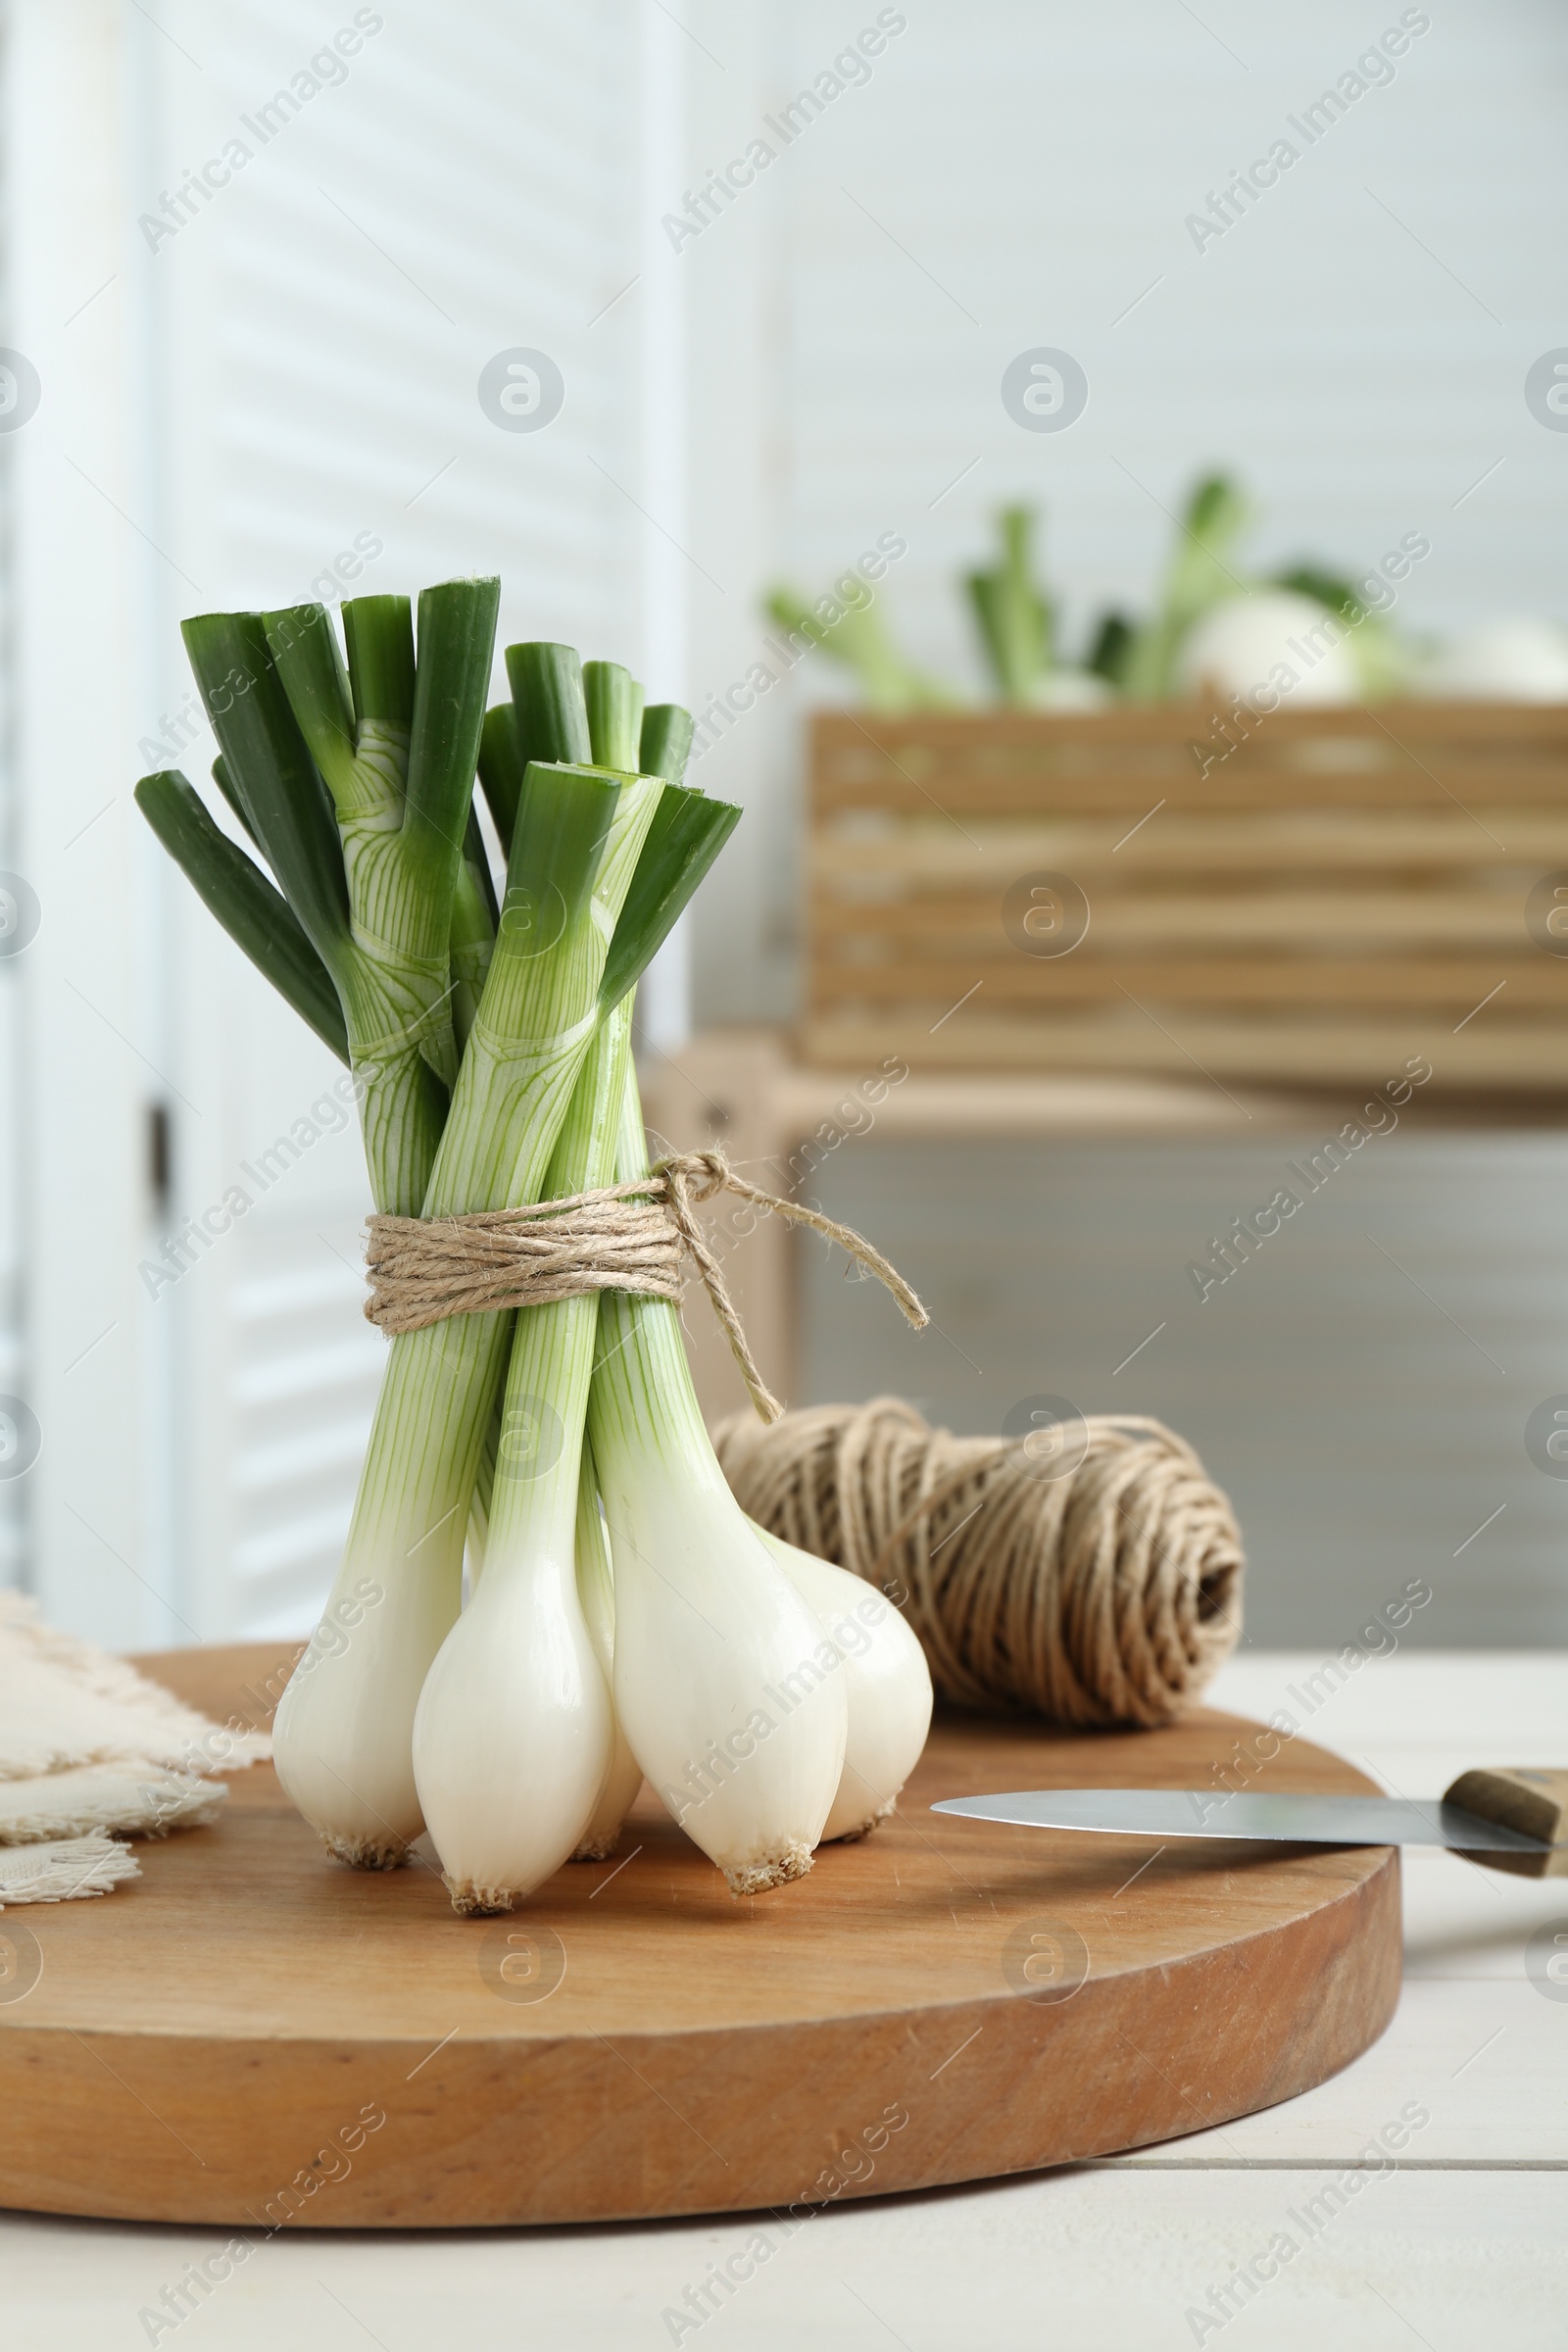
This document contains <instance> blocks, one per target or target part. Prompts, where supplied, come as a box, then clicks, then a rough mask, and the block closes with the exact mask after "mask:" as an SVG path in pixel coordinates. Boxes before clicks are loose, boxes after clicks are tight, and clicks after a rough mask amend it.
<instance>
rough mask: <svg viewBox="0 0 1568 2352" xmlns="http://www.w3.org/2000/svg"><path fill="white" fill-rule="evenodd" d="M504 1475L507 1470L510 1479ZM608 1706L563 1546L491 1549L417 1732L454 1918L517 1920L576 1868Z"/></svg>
mask: <svg viewBox="0 0 1568 2352" xmlns="http://www.w3.org/2000/svg"><path fill="white" fill-rule="evenodd" d="M503 1467H504V1465H503ZM612 1732H613V1721H612V1715H611V1706H610V1692H609V1691H608V1690H607V1688H606V1684H605V1677H604V1675H603V1673H602V1672H601V1670H600V1665H599V1661H598V1659H597V1658H596V1657H595V1655H594V1647H593V1643H592V1642H591V1641H590V1639H589V1635H588V1628H587V1626H586V1624H585V1623H584V1622H583V1613H582V1607H581V1604H580V1602H579V1600H578V1597H577V1575H576V1563H575V1560H574V1558H573V1556H572V1545H571V1540H570V1522H569V1521H567V1522H566V1536H565V1541H564V1542H560V1541H555V1542H553V1541H550V1540H548V1538H545V1537H543V1536H542V1535H540V1534H538V1533H537V1532H536V1534H535V1540H534V1541H533V1542H532V1543H530V1544H527V1545H526V1547H524V1548H519V1549H517V1550H515V1551H511V1552H510V1553H509V1552H507V1551H502V1550H500V1549H498V1547H497V1545H496V1544H494V1543H493V1542H492V1544H491V1546H490V1550H489V1556H488V1557H487V1559H486V1561H485V1569H484V1574H483V1576H482V1577H481V1578H480V1580H479V1584H478V1587H477V1590H476V1591H475V1593H474V1595H473V1598H472V1599H471V1600H470V1601H469V1603H468V1606H467V1607H466V1609H465V1610H464V1612H463V1615H462V1616H461V1617H460V1618H459V1619H458V1622H457V1624H456V1625H455V1626H454V1627H453V1628H452V1631H451V1633H450V1634H449V1635H448V1636H447V1638H446V1640H445V1642H443V1643H442V1645H441V1648H440V1651H439V1653H438V1655H437V1657H436V1660H435V1663H434V1665H433V1666H432V1667H431V1669H430V1672H429V1675H428V1677H427V1679H426V1682H425V1686H424V1690H423V1691H422V1692H421V1694H420V1697H419V1704H418V1710H417V1713H416V1715H415V1718H414V1774H415V1779H416V1781H417V1786H418V1791H419V1802H420V1804H421V1806H422V1807H423V1811H424V1819H425V1825H426V1827H427V1828H428V1830H429V1833H430V1837H431V1839H432V1841H433V1843H434V1845H435V1849H436V1852H437V1854H438V1855H439V1856H440V1860H441V1868H442V1875H443V1877H444V1878H445V1880H446V1883H447V1887H448V1890H449V1892H450V1893H451V1896H452V1901H453V1905H454V1908H455V1909H457V1910H459V1911H510V1910H511V1908H512V1906H513V1904H514V1903H515V1902H517V1901H519V1900H520V1899H521V1898H522V1897H523V1896H524V1895H526V1894H530V1893H531V1892H532V1891H533V1889H534V1887H537V1886H539V1885H540V1884H541V1883H542V1882H543V1881H544V1880H545V1879H548V1878H550V1877H551V1876H552V1874H553V1873H554V1872H556V1871H557V1870H559V1869H560V1868H561V1865H562V1864H563V1863H564V1862H566V1861H569V1860H570V1858H571V1855H572V1854H573V1852H574V1851H575V1849H576V1847H577V1845H578V1843H579V1841H580V1840H581V1838H582V1836H583V1832H584V1830H585V1829H586V1827H587V1824H588V1820H589V1817H590V1815H591V1814H592V1812H593V1810H594V1806H595V1803H596V1801H597V1798H598V1795H599V1791H600V1789H602V1788H603V1786H604V1782H605V1775H606V1771H607V1769H608V1767H609V1763H610V1756H611V1742H612Z"/></svg>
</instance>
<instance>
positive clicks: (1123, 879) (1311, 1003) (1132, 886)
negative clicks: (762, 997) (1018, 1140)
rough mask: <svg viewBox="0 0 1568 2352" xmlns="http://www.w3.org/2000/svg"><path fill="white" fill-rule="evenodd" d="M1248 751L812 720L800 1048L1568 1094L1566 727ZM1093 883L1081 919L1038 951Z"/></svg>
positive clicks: (1386, 736) (1479, 708) (1156, 714)
mask: <svg viewBox="0 0 1568 2352" xmlns="http://www.w3.org/2000/svg"><path fill="white" fill-rule="evenodd" d="M1232 733H1233V734H1234V735H1235V737H1236V741H1235V745H1234V748H1227V746H1228V739H1227V737H1226V736H1225V735H1223V734H1222V733H1220V732H1219V731H1218V730H1217V728H1216V725H1215V722H1214V720H1213V718H1212V715H1211V713H1210V712H1209V711H1207V710H1206V708H1202V707H1199V706H1192V707H1179V706H1178V707H1168V706H1166V707H1160V708H1154V709H1129V710H1116V711H1104V712H1096V713H1092V714H1088V715H1083V714H1075V715H1070V716H1069V715H1047V714H1037V713H1033V712H1016V713H1013V712H1007V713H995V714H985V715H965V716H959V715H948V714H944V715H942V716H940V717H932V716H926V715H922V716H919V717H908V718H887V717H876V716H869V715H866V716H862V715H859V714H857V713H853V712H848V711H833V712H826V713H822V714H819V715H818V716H817V718H816V720H815V722H814V725H813V730H812V739H811V811H810V880H809V988H808V1005H807V1012H806V1019H805V1026H804V1033H803V1039H802V1043H803V1048H804V1051H805V1053H806V1054H807V1056H808V1058H809V1059H810V1060H811V1061H813V1062H816V1063H820V1064H826V1065H830V1066H834V1067H838V1068H841V1069H842V1068H853V1067H861V1066H868V1065H870V1064H873V1063H875V1062H877V1061H879V1060H880V1059H882V1058H883V1057H884V1056H886V1055H887V1054H901V1055H902V1056H903V1057H904V1058H905V1059H906V1060H907V1061H908V1062H909V1064H910V1065H911V1067H925V1068H947V1069H955V1068H990V1069H1053V1068H1054V1069H1091V1068H1093V1069H1106V1070H1160V1071H1173V1072H1176V1071H1179V1072H1185V1073H1187V1074H1188V1075H1191V1074H1192V1072H1193V1070H1194V1069H1195V1068H1198V1069H1201V1070H1203V1071H1205V1072H1210V1073H1214V1074H1216V1075H1221V1076H1234V1077H1243V1078H1250V1079H1254V1080H1261V1081H1274V1082H1276V1083H1278V1082H1286V1081H1297V1082H1303V1081H1304V1082H1312V1083H1317V1082H1324V1083H1333V1082H1339V1081H1342V1080H1348V1081H1352V1082H1355V1083H1357V1084H1359V1083H1361V1082H1363V1081H1369V1082H1372V1083H1377V1082H1378V1081H1380V1080H1382V1079H1386V1078H1391V1077H1393V1076H1395V1075H1396V1074H1397V1072H1398V1071H1399V1070H1400V1069H1401V1068H1402V1066H1403V1065H1404V1063H1405V1062H1406V1060H1407V1059H1409V1058H1410V1057H1411V1056H1418V1055H1424V1056H1425V1057H1426V1058H1427V1059H1428V1060H1430V1062H1431V1063H1432V1066H1433V1071H1434V1074H1435V1076H1436V1077H1437V1079H1438V1081H1439V1082H1440V1083H1441V1084H1444V1085H1453V1086H1464V1087H1473V1086H1492V1087H1507V1088H1532V1087H1557V1086H1560V1085H1562V1084H1563V1083H1564V1082H1565V1081H1568V914H1565V915H1564V916H1563V917H1562V918H1561V927H1562V930H1563V933H1564V934H1565V935H1564V936H1563V937H1562V939H1561V949H1562V951H1563V953H1562V954H1558V953H1556V952H1554V947H1553V944H1552V939H1553V935H1552V934H1551V933H1549V932H1547V931H1546V929H1545V928H1544V914H1545V912H1547V911H1549V905H1550V888H1551V884H1550V879H1549V878H1551V877H1555V876H1556V875H1557V874H1559V873H1561V875H1562V877H1563V880H1564V882H1565V885H1568V707H1524V706H1520V705H1517V704H1503V705H1480V704H1442V703H1402V704H1389V705H1385V706H1383V707H1381V708H1379V709H1377V710H1366V711H1357V710H1346V711H1301V712H1299V713H1285V712H1280V713H1277V714H1275V715H1273V716H1271V717H1268V718H1266V719H1263V720H1261V721H1259V720H1255V719H1254V720H1252V721H1250V726H1249V733H1248V736H1247V738H1246V739H1243V737H1242V735H1241V732H1240V730H1239V729H1236V728H1235V727H1233V729H1232ZM1038 877H1056V878H1064V880H1065V883H1066V884H1067V885H1069V886H1070V887H1069V888H1067V889H1062V888H1061V887H1060V885H1059V881H1057V880H1044V881H1043V880H1039V879H1037V878H1038ZM1543 886H1544V887H1543ZM1073 890H1076V892H1078V893H1081V894H1082V900H1083V901H1084V902H1086V904H1087V917H1088V924H1087V930H1086V931H1084V933H1083V936H1082V937H1081V939H1079V940H1078V942H1077V944H1076V945H1073V946H1072V947H1071V948H1070V951H1069V952H1066V953H1051V952H1047V951H1049V950H1051V949H1053V947H1054V946H1059V945H1060V944H1061V942H1062V941H1063V940H1064V939H1065V938H1066V937H1068V936H1069V934H1070V930H1071V929H1073V928H1076V925H1075V924H1073V923H1071V921H1070V918H1071V916H1072V913H1073V910H1074V909H1075V908H1077V907H1078V905H1079V902H1078V900H1077V899H1076V898H1074V897H1073V895H1072V893H1073ZM1031 892H1032V893H1033V894H1034V895H1033V896H1032V897H1031V895H1030V894H1031ZM1009 893H1010V894H1012V895H1011V897H1010V899H1009ZM1532 893H1534V894H1535V897H1534V898H1532ZM1562 903H1563V906H1564V907H1565V908H1568V890H1565V895H1564V899H1563V902H1562ZM1005 909H1006V912H1005ZM1063 914H1064V915H1065V916H1066V917H1067V918H1069V925H1068V929H1067V930H1063V929H1061V928H1060V927H1059V926H1058V927H1057V928H1056V929H1055V930H1053V925H1054V924H1055V923H1056V922H1057V917H1058V915H1063ZM1080 919H1081V913H1080ZM1543 943H1544V944H1543Z"/></svg>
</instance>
